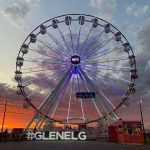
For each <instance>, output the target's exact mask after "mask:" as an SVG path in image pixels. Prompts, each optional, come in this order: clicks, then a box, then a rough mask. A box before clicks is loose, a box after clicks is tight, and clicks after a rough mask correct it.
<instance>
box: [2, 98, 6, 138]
mask: <svg viewBox="0 0 150 150" xmlns="http://www.w3.org/2000/svg"><path fill="white" fill-rule="evenodd" d="M6 107H7V100H6V101H5V108H4V115H3V122H2V129H1V139H2V140H3V129H4V123H5V116H6Z"/></svg>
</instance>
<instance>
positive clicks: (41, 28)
mask: <svg viewBox="0 0 150 150" xmlns="http://www.w3.org/2000/svg"><path fill="white" fill-rule="evenodd" d="M40 33H41V34H45V33H46V27H45V26H44V25H43V24H42V25H40Z"/></svg>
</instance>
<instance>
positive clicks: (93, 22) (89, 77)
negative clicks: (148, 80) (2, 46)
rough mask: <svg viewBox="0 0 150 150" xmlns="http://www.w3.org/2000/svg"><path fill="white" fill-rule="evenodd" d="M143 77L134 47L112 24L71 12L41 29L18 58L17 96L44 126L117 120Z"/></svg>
mask: <svg viewBox="0 0 150 150" xmlns="http://www.w3.org/2000/svg"><path fill="white" fill-rule="evenodd" d="M137 78H138V75H137V70H136V60H135V55H134V53H133V50H132V47H131V45H130V43H129V42H128V40H127V39H126V38H125V36H124V35H123V34H122V33H121V32H120V31H119V30H118V29H117V28H116V27H115V26H113V25H112V24H111V23H109V22H107V21H105V20H103V19H100V18H98V17H95V16H91V15H86V14H66V15H61V16H57V17H55V18H51V19H49V20H47V21H45V22H44V23H42V24H40V25H39V26H37V27H36V28H35V29H34V30H33V31H32V32H31V33H30V34H29V35H28V36H27V38H26V39H25V41H24V42H23V44H22V45H21V48H20V51H19V53H18V56H17V60H16V71H15V80H16V81H17V83H18V86H17V88H18V90H17V93H18V94H19V95H22V96H23V97H24V107H25V108H27V107H29V106H32V107H33V108H34V109H35V111H36V113H35V115H34V116H33V119H32V120H31V122H30V123H29V126H30V125H31V123H32V122H33V121H34V120H35V119H37V118H38V123H37V124H39V125H42V124H43V123H44V121H45V120H46V119H47V118H48V119H51V120H53V121H58V122H70V123H71V122H76V123H90V122H94V121H96V120H99V119H101V118H107V120H108V122H109V121H112V120H113V119H118V118H119V116H118V113H117V111H118V110H119V108H120V106H125V105H128V96H129V95H130V94H133V93H134V92H135V80H136V79H137Z"/></svg>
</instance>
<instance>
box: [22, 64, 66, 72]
mask: <svg viewBox="0 0 150 150" xmlns="http://www.w3.org/2000/svg"><path fill="white" fill-rule="evenodd" d="M52 64H53V65H54V67H56V66H55V65H57V67H56V69H57V68H58V69H60V68H61V67H62V68H64V67H66V66H67V64H61V66H60V67H58V64H56V63H51V65H48V66H45V67H51V66H52ZM39 68H42V66H38V67H30V68H24V69H22V71H26V70H29V71H33V70H35V71H36V69H39Z"/></svg>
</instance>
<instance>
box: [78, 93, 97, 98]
mask: <svg viewBox="0 0 150 150" xmlns="http://www.w3.org/2000/svg"><path fill="white" fill-rule="evenodd" d="M76 98H95V92H77V93H76Z"/></svg>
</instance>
